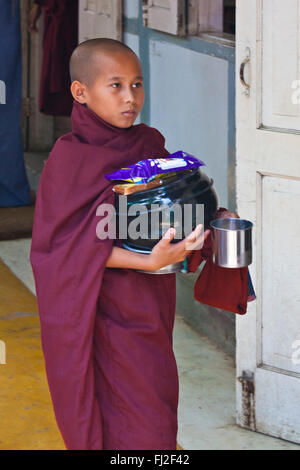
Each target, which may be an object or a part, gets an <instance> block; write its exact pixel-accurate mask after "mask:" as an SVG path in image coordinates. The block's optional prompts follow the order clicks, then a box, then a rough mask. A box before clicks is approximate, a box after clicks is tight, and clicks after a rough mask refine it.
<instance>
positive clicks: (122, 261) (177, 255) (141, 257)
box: [106, 225, 209, 271]
mask: <svg viewBox="0 0 300 470" xmlns="http://www.w3.org/2000/svg"><path fill="white" fill-rule="evenodd" d="M175 233H176V232H175V229H172V228H171V229H169V230H168V231H167V232H166V233H165V235H164V236H163V238H162V239H161V240H160V241H159V242H158V243H157V244H156V245H155V247H154V248H153V249H152V252H151V254H149V255H146V254H143V253H136V252H134V251H129V250H125V249H124V248H119V247H117V246H114V247H113V249H112V251H111V254H110V256H109V258H108V260H107V263H106V267H107V268H124V269H126V268H127V269H141V270H145V271H156V270H158V269H160V268H163V267H164V266H168V265H169V264H173V263H177V262H179V261H183V260H184V259H185V257H186V256H189V255H190V254H191V250H193V249H198V248H197V247H198V246H199V245H202V243H203V242H204V240H205V239H206V238H207V236H208V235H209V230H206V231H205V232H204V233H203V232H202V225H198V226H197V227H196V228H195V230H194V231H193V232H191V233H190V234H189V235H188V237H186V238H185V239H184V240H182V241H180V242H178V243H176V244H171V243H170V242H171V241H172V239H173V238H174V236H175Z"/></svg>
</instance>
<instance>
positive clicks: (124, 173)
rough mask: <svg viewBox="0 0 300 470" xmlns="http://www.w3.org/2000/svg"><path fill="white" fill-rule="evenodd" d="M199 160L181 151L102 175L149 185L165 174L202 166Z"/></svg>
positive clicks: (110, 178) (141, 161) (111, 179)
mask: <svg viewBox="0 0 300 470" xmlns="http://www.w3.org/2000/svg"><path fill="white" fill-rule="evenodd" d="M203 165H205V163H203V162H202V161H201V160H198V159H197V158H196V157H194V156H193V155H190V154H188V153H186V152H183V151H182V150H180V151H178V152H175V153H172V154H170V155H168V157H166V158H148V159H146V160H140V161H139V162H137V163H135V164H134V165H130V166H128V167H126V168H121V169H120V170H117V171H115V172H114V173H112V174H110V175H104V176H105V177H106V178H107V179H108V180H110V181H115V180H118V181H123V182H131V183H135V184H144V183H149V182H150V181H152V180H154V179H155V178H157V177H161V176H162V175H163V174H165V173H172V172H177V171H182V170H189V169H193V168H198V167H199V166H203Z"/></svg>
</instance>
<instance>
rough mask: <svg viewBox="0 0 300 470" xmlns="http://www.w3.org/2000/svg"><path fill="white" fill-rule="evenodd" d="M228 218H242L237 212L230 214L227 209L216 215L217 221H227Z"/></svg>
mask: <svg viewBox="0 0 300 470" xmlns="http://www.w3.org/2000/svg"><path fill="white" fill-rule="evenodd" d="M227 217H231V218H234V219H239V218H240V216H239V215H238V214H237V213H236V212H230V211H228V210H227V209H224V208H221V209H219V210H217V212H216V214H215V219H225V218H227Z"/></svg>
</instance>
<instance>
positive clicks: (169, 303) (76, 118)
mask: <svg viewBox="0 0 300 470" xmlns="http://www.w3.org/2000/svg"><path fill="white" fill-rule="evenodd" d="M70 74H71V81H72V85H71V92H72V95H73V98H74V104H73V111H72V116H71V120H72V132H71V133H69V134H66V135H64V136H62V137H61V138H59V139H58V140H57V142H56V143H55V145H54V147H53V149H52V151H51V153H50V155H49V158H48V160H47V162H46V164H45V167H44V170H43V173H42V176H41V180H40V184H39V188H38V193H37V201H36V209H35V219H34V227H33V235H32V246H31V253H30V261H31V264H32V268H33V273H34V277H35V283H36V292H37V299H38V307H39V315H40V322H41V336H42V346H43V352H44V357H45V364H46V372H47V378H48V383H49V388H50V392H51V397H52V402H53V406H54V411H55V415H56V420H57V423H58V426H59V429H60V431H61V434H62V436H63V439H64V442H65V444H66V447H67V448H68V449H98V450H99V449H119V450H121V449H122V450H125V449H126V450H128V449H133V450H138V449H143V450H145V449H153V450H156V449H157V450H162V449H174V450H175V449H176V435H177V425H178V423H177V406H178V373H177V366H176V361H175V357H174V352H173V348H172V331H173V325H174V316H175V302H176V290H175V287H176V286H175V283H176V278H175V276H176V275H175V274H174V273H172V274H164V275H157V274H148V273H143V272H138V271H136V269H139V270H147V271H154V270H157V269H159V268H161V267H164V266H167V265H169V264H172V263H175V262H178V261H182V260H184V258H185V257H186V256H187V255H189V254H190V253H191V246H192V245H190V246H188V244H187V243H188V242H189V243H190V244H191V243H193V242H195V243H196V244H197V243H198V244H199V243H200V244H201V243H202V241H203V240H204V239H206V237H207V236H208V235H209V231H206V232H205V233H204V234H200V232H201V228H202V227H201V226H198V227H197V228H196V229H195V230H194V231H193V232H192V233H191V234H190V235H189V237H187V238H186V239H185V240H183V241H181V242H178V243H176V244H171V243H170V242H171V240H172V238H174V233H172V229H169V230H168V232H166V234H165V235H164V237H163V239H162V240H160V241H159V242H158V243H157V244H156V245H155V247H154V249H153V250H152V253H151V254H150V255H146V254H140V253H135V252H131V251H127V250H125V249H123V248H122V244H121V242H120V240H112V239H109V238H106V239H100V238H99V237H98V236H97V235H96V227H97V224H98V223H99V220H101V218H100V217H98V216H97V208H98V207H99V206H100V205H101V204H104V203H105V204H114V199H115V194H114V192H113V191H112V186H113V185H112V183H111V182H109V181H108V180H106V178H105V177H104V175H105V174H109V173H112V172H113V171H116V170H118V169H119V168H121V167H124V166H127V165H131V164H133V163H136V162H137V161H139V160H142V159H145V158H150V157H165V156H167V155H168V151H167V150H166V149H165V147H164V143H165V139H164V138H163V136H162V135H161V134H160V132H159V131H157V130H156V129H154V128H151V127H149V126H147V125H145V124H139V125H133V124H134V122H135V120H136V118H137V116H138V114H139V112H140V111H141V109H142V106H143V103H144V89H143V73H142V68H141V64H140V62H139V59H138V58H137V56H136V55H135V53H134V52H133V51H132V50H131V49H129V48H128V47H127V46H126V45H124V44H123V43H121V42H119V41H115V40H111V39H105V38H102V39H94V40H90V41H86V42H84V43H81V44H80V45H79V46H78V47H77V48H76V49H75V50H74V52H73V54H72V57H71V60H70ZM229 215H230V213H229ZM194 246H195V245H194Z"/></svg>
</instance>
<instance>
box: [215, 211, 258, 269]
mask: <svg viewBox="0 0 300 470" xmlns="http://www.w3.org/2000/svg"><path fill="white" fill-rule="evenodd" d="M210 226H211V228H212V246H213V262H214V263H215V264H216V265H218V266H221V267H223V268H242V267H245V266H249V265H250V264H251V263H252V227H253V223H252V222H250V221H249V220H245V219H239V218H233V217H226V218H223V219H221V218H220V219H215V220H212V221H211V223H210Z"/></svg>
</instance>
